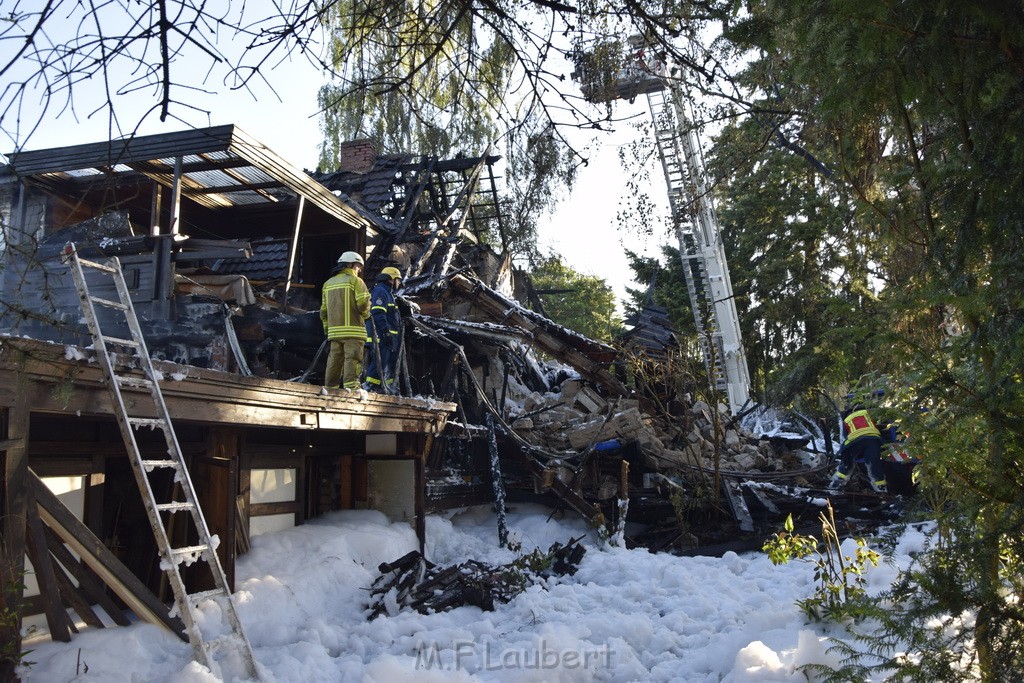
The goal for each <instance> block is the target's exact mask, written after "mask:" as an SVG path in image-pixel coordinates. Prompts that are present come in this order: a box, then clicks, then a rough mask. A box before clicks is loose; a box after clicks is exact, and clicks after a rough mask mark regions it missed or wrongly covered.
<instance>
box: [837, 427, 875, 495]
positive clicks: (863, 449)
mask: <svg viewBox="0 0 1024 683" xmlns="http://www.w3.org/2000/svg"><path fill="white" fill-rule="evenodd" d="M842 456H843V457H842V460H841V461H840V463H839V469H838V470H837V471H836V473H837V474H838V475H839V476H840V477H842V478H843V479H846V478H847V477H849V476H850V472H851V471H852V470H853V465H854V463H855V462H859V461H863V462H864V465H865V467H867V469H868V478H869V479H870V480H871V486H872V487H873V488H875V489H877V488H878V487H879V486H885V470H883V469H882V439H881V437H877V436H862V437H860V438H859V439H857V440H855V441H853V442H852V443H850V444H849V445H848V446H845V447H844V448H843V453H842Z"/></svg>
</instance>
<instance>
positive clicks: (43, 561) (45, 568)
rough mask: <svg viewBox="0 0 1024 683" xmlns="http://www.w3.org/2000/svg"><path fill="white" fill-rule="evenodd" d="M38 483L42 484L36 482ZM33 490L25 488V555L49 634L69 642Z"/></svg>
mask: <svg viewBox="0 0 1024 683" xmlns="http://www.w3.org/2000/svg"><path fill="white" fill-rule="evenodd" d="M40 485H41V486H45V485H44V484H42V482H41V481H40ZM34 493H35V492H34V491H33V490H32V489H29V491H28V496H27V499H28V506H27V509H26V513H27V514H26V517H25V522H26V524H27V525H28V533H27V534H26V539H25V540H26V541H27V544H26V545H27V550H28V557H29V559H30V560H32V568H33V569H35V572H36V580H37V581H38V583H39V595H40V596H41V597H42V600H43V612H44V613H45V614H46V626H47V628H49V629H50V637H51V638H53V639H54V640H59V641H60V642H62V643H67V642H70V641H71V631H70V623H69V621H68V613H67V612H66V611H65V610H64V604H63V603H62V602H61V600H60V587H59V586H58V585H57V577H56V575H55V573H54V571H53V563H52V562H51V561H50V553H49V552H48V551H47V550H46V535H45V533H44V532H43V523H42V521H40V519H39V512H38V510H37V509H36V506H35V499H34Z"/></svg>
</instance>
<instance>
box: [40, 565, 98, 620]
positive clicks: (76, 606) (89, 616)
mask: <svg viewBox="0 0 1024 683" xmlns="http://www.w3.org/2000/svg"><path fill="white" fill-rule="evenodd" d="M48 557H49V555H48ZM51 563H52V560H51ZM53 574H54V576H55V577H56V578H57V587H58V588H59V589H60V597H61V598H62V599H63V600H64V602H66V603H67V604H68V606H70V607H71V608H72V609H73V610H75V612H76V613H77V614H78V616H80V617H81V618H82V621H84V622H85V623H86V624H87V625H89V626H94V627H95V628H106V627H105V625H104V623H103V620H102V619H100V618H99V617H98V616H96V612H94V611H93V610H92V607H90V606H89V601H88V600H86V599H85V598H84V597H83V596H82V594H81V593H80V592H79V591H78V588H76V587H75V585H74V584H73V583H71V579H69V578H68V575H67V574H65V573H64V572H63V570H61V568H60V567H54V568H53ZM69 625H70V626H71V628H72V629H74V628H75V625H74V623H70V624H69Z"/></svg>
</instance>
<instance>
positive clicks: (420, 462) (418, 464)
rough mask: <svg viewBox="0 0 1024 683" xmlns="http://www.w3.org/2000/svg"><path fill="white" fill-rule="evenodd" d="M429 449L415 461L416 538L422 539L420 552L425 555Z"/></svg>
mask: <svg viewBox="0 0 1024 683" xmlns="http://www.w3.org/2000/svg"><path fill="white" fill-rule="evenodd" d="M428 452H429V449H427V450H424V451H423V452H421V453H419V454H417V455H416V459H415V460H414V461H413V462H414V463H415V469H416V476H415V477H414V479H415V481H414V482H413V486H414V487H416V491H415V496H416V502H415V510H414V513H415V515H416V538H418V539H419V540H420V554H421V555H423V554H424V552H425V548H426V543H427V474H426V470H427V468H426V460H427V453H428Z"/></svg>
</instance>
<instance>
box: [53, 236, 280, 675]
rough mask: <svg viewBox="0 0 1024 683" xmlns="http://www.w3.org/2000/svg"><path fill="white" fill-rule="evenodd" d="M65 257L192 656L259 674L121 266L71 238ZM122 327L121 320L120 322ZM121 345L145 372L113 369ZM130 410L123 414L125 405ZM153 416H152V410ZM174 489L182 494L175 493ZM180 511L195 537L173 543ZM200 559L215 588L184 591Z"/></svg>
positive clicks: (217, 667)
mask: <svg viewBox="0 0 1024 683" xmlns="http://www.w3.org/2000/svg"><path fill="white" fill-rule="evenodd" d="M62 258H63V260H64V262H65V263H66V264H68V266H69V267H70V269H71V274H72V276H73V278H74V280H75V287H76V289H77V290H78V297H79V299H80V301H81V307H82V313H83V314H84V316H85V321H86V324H87V325H88V328H89V332H90V334H91V335H92V338H93V344H94V347H95V353H96V358H97V360H98V362H99V364H100V366H101V367H102V368H103V372H104V376H105V378H106V384H107V389H108V390H109V392H110V400H111V404H112V406H113V409H114V414H115V416H116V417H117V423H118V426H119V427H120V429H121V436H122V437H123V438H124V443H125V447H126V448H127V450H128V456H129V460H130V461H131V463H132V470H133V471H134V472H135V479H136V481H137V482H138V486H139V491H140V492H141V493H142V499H143V504H144V506H145V508H146V513H147V515H148V517H149V522H150V525H151V526H152V528H153V536H154V537H155V539H156V544H157V547H158V549H159V553H160V566H161V568H162V569H163V570H164V572H165V574H166V575H167V580H168V583H169V584H170V586H171V589H172V590H173V592H174V600H175V604H176V605H177V612H178V616H179V617H180V618H181V620H182V622H183V623H184V624H185V630H186V633H187V635H188V639H189V642H190V643H191V645H192V649H193V651H194V654H195V659H196V661H197V662H199V663H200V664H203V665H204V666H207V667H209V668H210V670H211V671H213V672H214V674H218V675H219V674H220V672H221V666H220V665H221V663H228V662H230V663H231V665H232V667H233V668H238V667H239V666H241V667H242V668H243V669H244V672H245V674H246V675H248V677H249V678H251V679H259V678H260V677H259V673H258V671H257V667H256V660H255V657H254V656H253V652H252V646H251V645H250V643H249V639H248V638H247V637H246V635H245V631H244V630H243V629H242V624H241V622H240V621H239V619H238V613H237V611H236V610H235V605H234V600H233V599H232V597H231V591H230V590H229V588H228V585H227V578H226V576H225V575H224V569H223V567H222V566H221V563H220V558H218V557H217V552H216V544H215V541H214V540H213V538H212V537H211V535H210V530H209V527H208V526H207V525H206V519H205V518H204V517H203V513H202V510H201V509H200V507H199V503H198V500H197V498H196V492H195V488H194V487H193V485H192V478H191V477H190V476H189V472H188V467H187V466H186V464H185V460H184V458H183V457H182V453H181V447H180V445H179V444H178V437H177V436H176V435H175V433H174V428H173V426H172V425H171V418H170V415H169V414H168V412H167V405H166V404H165V402H164V397H163V393H162V392H161V390H160V384H159V381H158V377H159V376H158V375H157V373H156V371H155V370H154V368H153V363H152V361H151V360H150V357H149V352H148V350H147V349H146V343H145V340H144V339H143V336H142V329H141V327H140V326H139V320H138V318H137V317H136V315H135V307H134V306H133V305H132V300H131V296H130V293H129V291H128V286H127V284H126V283H125V279H124V273H123V272H122V270H121V262H120V261H119V260H118V259H117V258H112V259H110V260H109V261H107V262H106V263H99V262H95V261H88V260H85V259H83V258H81V257H79V255H78V251H77V249H76V248H75V246H74V245H73V244H68V245H67V246H66V247H65V248H64V253H63V257H62ZM86 270H88V271H90V274H92V273H96V274H97V275H95V276H94V277H93V281H94V283H95V280H96V278H98V277H108V278H110V280H112V282H113V285H114V287H115V288H116V291H117V299H118V300H116V301H115V300H112V299H105V298H101V297H98V296H93V295H92V294H90V292H89V285H88V283H87V281H86ZM109 288H110V284H109V283H105V286H104V285H101V286H100V287H98V289H101V290H102V291H106V290H107V289H109ZM97 306H100V307H102V308H101V310H104V309H110V310H112V311H115V312H116V313H114V314H112V315H105V316H104V321H103V322H104V324H106V325H107V328H108V329H110V327H112V326H115V325H118V323H119V322H120V321H119V318H121V317H123V323H126V324H127V327H128V330H129V331H130V338H122V337H115V336H110V335H107V334H104V332H103V331H102V329H101V326H100V324H101V321H100V316H99V315H98V314H97V310H96V307H97ZM120 327H122V328H123V325H120ZM112 346H115V347H124V348H126V349H130V350H131V352H130V355H129V357H130V358H132V359H133V360H135V361H136V362H137V363H138V365H139V367H140V368H141V369H142V372H143V375H144V377H138V376H137V375H128V374H118V373H117V367H116V366H115V363H114V360H113V359H112V357H111V355H112V353H113V352H112V351H111V347H112ZM122 387H129V388H132V389H142V388H145V389H148V390H149V392H148V393H149V396H150V397H151V399H152V401H151V402H150V401H147V400H146V399H145V398H143V394H142V393H141V392H139V393H133V395H132V398H133V401H132V402H131V406H132V410H131V411H129V409H128V406H127V405H126V403H125V401H124V397H123V396H122V393H121V392H122ZM130 412H131V413H132V414H129V413H130ZM154 416H155V417H154ZM141 428H149V429H159V430H161V431H162V432H163V434H164V437H165V439H166V442H167V458H166V459H159V460H148V459H144V458H143V456H142V453H141V451H140V450H139V444H138V442H137V441H136V439H135V430H136V429H141ZM167 470H173V471H174V482H175V483H176V484H178V485H177V486H170V487H169V488H170V490H171V493H170V494H169V496H168V499H167V500H158V497H157V494H156V493H155V492H154V485H153V482H152V481H151V479H150V477H151V475H152V473H156V472H164V473H166V471H167ZM175 491H177V493H178V494H180V497H181V499H176V498H178V497H179V496H178V495H176V493H175ZM180 513H188V514H187V517H188V518H189V519H191V521H192V524H193V527H194V531H195V538H197V539H198V542H197V543H196V545H190V546H184V547H174V546H173V545H172V544H171V541H170V537H169V536H170V534H169V525H170V523H171V520H172V519H173V518H174V517H175V516H176V515H178V514H180ZM197 561H201V562H205V563H206V564H207V565H208V567H209V570H210V574H211V575H212V577H213V583H214V585H215V586H216V587H215V588H214V589H213V590H208V591H203V592H197V593H189V592H188V590H187V589H186V587H185V581H184V579H183V577H182V574H181V570H180V567H181V564H182V563H185V564H186V565H191V564H192V563H193V562H197ZM205 600H214V601H215V602H216V604H217V605H218V606H219V608H220V609H219V612H220V614H221V619H222V622H223V623H221V624H208V623H207V622H208V620H201V619H200V618H199V617H200V610H199V605H200V603H202V602H204V601H205ZM200 621H202V622H203V624H202V625H203V626H205V627H207V630H210V627H212V629H213V630H217V631H219V633H216V634H211V635H209V636H207V635H204V633H203V631H202V630H201V629H200Z"/></svg>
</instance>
